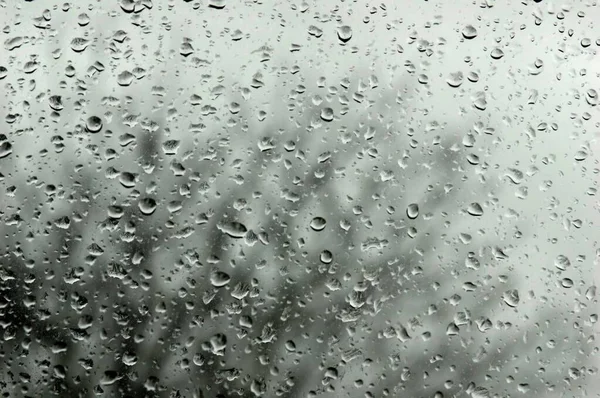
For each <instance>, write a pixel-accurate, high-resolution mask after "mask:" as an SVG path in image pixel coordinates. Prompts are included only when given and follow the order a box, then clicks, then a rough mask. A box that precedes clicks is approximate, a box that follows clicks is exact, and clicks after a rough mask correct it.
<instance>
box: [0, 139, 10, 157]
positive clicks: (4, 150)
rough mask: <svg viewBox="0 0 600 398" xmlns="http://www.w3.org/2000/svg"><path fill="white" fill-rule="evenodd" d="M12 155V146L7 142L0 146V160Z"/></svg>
mask: <svg viewBox="0 0 600 398" xmlns="http://www.w3.org/2000/svg"><path fill="white" fill-rule="evenodd" d="M11 153H12V144H11V143H10V142H8V141H5V142H3V143H2V144H0V159H3V158H5V157H7V156H9V155H10V154H11Z"/></svg>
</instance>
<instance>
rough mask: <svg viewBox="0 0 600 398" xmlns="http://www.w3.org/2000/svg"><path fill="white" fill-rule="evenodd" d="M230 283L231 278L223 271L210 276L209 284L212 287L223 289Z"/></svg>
mask: <svg viewBox="0 0 600 398" xmlns="http://www.w3.org/2000/svg"><path fill="white" fill-rule="evenodd" d="M230 281H231V276H229V274H227V273H225V272H223V271H214V272H212V273H211V274H210V283H211V285H213V286H214V287H223V286H225V285H227V284H228V283H229V282H230Z"/></svg>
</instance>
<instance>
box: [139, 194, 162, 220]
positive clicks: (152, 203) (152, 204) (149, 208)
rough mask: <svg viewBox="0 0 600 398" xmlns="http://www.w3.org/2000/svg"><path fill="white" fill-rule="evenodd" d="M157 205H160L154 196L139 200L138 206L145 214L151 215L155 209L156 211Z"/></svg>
mask: <svg viewBox="0 0 600 398" xmlns="http://www.w3.org/2000/svg"><path fill="white" fill-rule="evenodd" d="M157 206H158V205H157V203H156V200H154V199H152V198H143V199H142V200H140V201H139V202H138V208H139V209H140V211H141V212H142V214H143V215H145V216H149V215H151V214H152V213H154V211H156V207H157Z"/></svg>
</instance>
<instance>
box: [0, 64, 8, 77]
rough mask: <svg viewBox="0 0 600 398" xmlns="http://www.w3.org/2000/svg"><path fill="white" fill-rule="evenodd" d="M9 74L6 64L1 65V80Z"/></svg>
mask: <svg viewBox="0 0 600 398" xmlns="http://www.w3.org/2000/svg"><path fill="white" fill-rule="evenodd" d="M6 76H8V69H6V67H5V66H0V80H2V79H4V78H5V77H6Z"/></svg>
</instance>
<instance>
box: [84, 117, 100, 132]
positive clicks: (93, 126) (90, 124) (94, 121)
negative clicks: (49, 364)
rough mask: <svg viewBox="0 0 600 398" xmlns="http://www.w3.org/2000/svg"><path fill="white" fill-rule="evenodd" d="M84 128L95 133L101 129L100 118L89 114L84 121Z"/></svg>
mask: <svg viewBox="0 0 600 398" xmlns="http://www.w3.org/2000/svg"><path fill="white" fill-rule="evenodd" d="M85 128H86V130H87V131H89V132H90V133H97V132H99V131H100V130H102V119H100V118H99V117H98V116H90V117H88V118H87V120H86V121H85Z"/></svg>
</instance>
